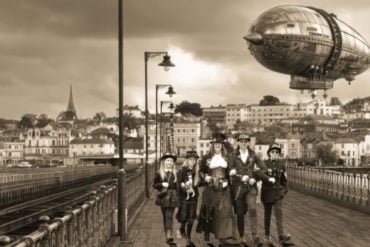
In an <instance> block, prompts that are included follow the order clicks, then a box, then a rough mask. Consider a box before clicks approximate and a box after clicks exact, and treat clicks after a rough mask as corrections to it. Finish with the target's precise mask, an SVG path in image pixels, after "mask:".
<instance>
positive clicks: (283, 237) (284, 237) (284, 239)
mask: <svg viewBox="0 0 370 247" xmlns="http://www.w3.org/2000/svg"><path fill="white" fill-rule="evenodd" d="M290 238H291V237H290V235H289V234H284V235H281V236H279V243H280V244H284V243H286V242H288V241H289V240H290Z"/></svg>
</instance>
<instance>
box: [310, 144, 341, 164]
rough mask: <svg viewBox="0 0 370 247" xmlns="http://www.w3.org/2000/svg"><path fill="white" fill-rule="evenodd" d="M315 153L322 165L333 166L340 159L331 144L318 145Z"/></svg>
mask: <svg viewBox="0 0 370 247" xmlns="http://www.w3.org/2000/svg"><path fill="white" fill-rule="evenodd" d="M315 151H316V155H317V158H318V159H319V162H320V163H321V164H322V165H333V164H334V163H335V162H336V161H337V159H338V154H337V152H336V151H335V150H333V145H332V144H331V143H320V144H318V145H316V150H315Z"/></svg>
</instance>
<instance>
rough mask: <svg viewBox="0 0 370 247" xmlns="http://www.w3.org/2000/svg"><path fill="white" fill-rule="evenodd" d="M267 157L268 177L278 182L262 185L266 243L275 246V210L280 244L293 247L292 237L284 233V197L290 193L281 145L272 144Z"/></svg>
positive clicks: (264, 181) (266, 182) (265, 182)
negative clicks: (271, 230) (272, 232)
mask: <svg viewBox="0 0 370 247" xmlns="http://www.w3.org/2000/svg"><path fill="white" fill-rule="evenodd" d="M267 155H268V156H269V159H268V160H267V161H266V166H267V176H268V177H269V178H274V179H275V180H276V182H275V183H274V184H272V183H269V182H268V181H267V180H263V185H262V202H263V206H264V208H265V217H264V226H265V243H266V244H267V246H273V245H272V243H271V241H270V222H271V214H272V208H274V213H275V218H276V228H277V232H278V238H279V242H280V244H281V245H282V246H289V245H291V243H289V242H288V241H289V240H290V235H289V234H285V233H284V228H283V210H282V203H283V197H284V195H285V194H286V193H287V192H288V180H287V175H286V172H285V166H284V163H283V162H282V161H281V159H280V155H281V147H280V145H279V144H277V143H273V144H271V145H270V146H269V149H268V150H267Z"/></svg>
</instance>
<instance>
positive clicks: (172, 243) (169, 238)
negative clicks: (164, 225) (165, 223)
mask: <svg viewBox="0 0 370 247" xmlns="http://www.w3.org/2000/svg"><path fill="white" fill-rule="evenodd" d="M166 243H167V244H168V245H169V246H171V247H172V246H177V245H176V243H175V241H174V239H173V237H172V230H166Z"/></svg>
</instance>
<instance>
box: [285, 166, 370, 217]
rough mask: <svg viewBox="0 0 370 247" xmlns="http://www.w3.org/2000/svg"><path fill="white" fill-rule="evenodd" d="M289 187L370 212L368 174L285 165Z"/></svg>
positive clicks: (369, 177)
mask: <svg viewBox="0 0 370 247" xmlns="http://www.w3.org/2000/svg"><path fill="white" fill-rule="evenodd" d="M286 169H287V173H288V181H289V187H290V188H292V189H295V190H298V191H300V192H303V193H308V194H312V195H315V196H318V197H320V198H323V199H328V200H331V201H335V202H337V203H339V204H341V205H343V206H348V207H351V208H355V209H357V210H360V211H363V212H366V213H370V200H369V199H370V174H369V173H349V172H338V171H331V170H326V169H322V168H309V167H298V166H294V165H288V166H287V167H286Z"/></svg>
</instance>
